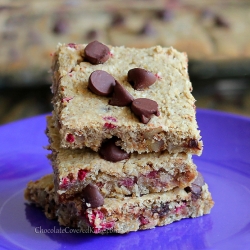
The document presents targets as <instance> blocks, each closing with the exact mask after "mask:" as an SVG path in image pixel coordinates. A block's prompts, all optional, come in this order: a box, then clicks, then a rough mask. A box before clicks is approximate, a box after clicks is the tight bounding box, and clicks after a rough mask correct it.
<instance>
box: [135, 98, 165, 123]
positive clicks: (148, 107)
mask: <svg viewBox="0 0 250 250" xmlns="http://www.w3.org/2000/svg"><path fill="white" fill-rule="evenodd" d="M131 110H132V112H133V113H134V114H135V115H136V116H138V117H139V119H140V121H141V122H142V123H144V124H146V123H148V122H149V120H150V119H151V117H152V116H153V115H156V116H159V115H160V112H159V110H158V104H157V102H155V101H153V100H150V99H147V98H138V99H135V100H134V101H133V102H132V105H131Z"/></svg>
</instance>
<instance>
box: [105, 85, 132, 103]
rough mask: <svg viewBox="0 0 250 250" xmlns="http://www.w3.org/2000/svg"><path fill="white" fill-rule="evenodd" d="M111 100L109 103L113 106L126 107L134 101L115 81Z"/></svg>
mask: <svg viewBox="0 0 250 250" xmlns="http://www.w3.org/2000/svg"><path fill="white" fill-rule="evenodd" d="M115 83H116V84H115V86H114V91H113V96H112V99H111V100H110V101H109V104H110V105H113V106H120V107H123V106H128V105H130V104H131V103H132V101H133V100H134V98H133V96H132V95H131V94H130V93H129V92H128V91H127V90H126V89H125V88H124V87H123V86H122V85H121V84H120V83H119V82H117V81H115Z"/></svg>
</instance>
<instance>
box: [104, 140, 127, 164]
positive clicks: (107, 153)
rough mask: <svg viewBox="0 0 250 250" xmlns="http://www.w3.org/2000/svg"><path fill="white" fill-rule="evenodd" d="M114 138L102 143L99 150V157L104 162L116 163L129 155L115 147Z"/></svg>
mask: <svg viewBox="0 0 250 250" xmlns="http://www.w3.org/2000/svg"><path fill="white" fill-rule="evenodd" d="M116 141H117V139H116V138H111V139H109V140H107V141H105V142H103V143H102V145H101V148H100V150H99V155H100V156H101V157H102V158H103V159H104V160H106V161H111V162H118V161H122V160H124V159H128V158H129V154H128V153H126V152H125V151H124V150H123V149H121V147H119V146H116V144H115V143H116Z"/></svg>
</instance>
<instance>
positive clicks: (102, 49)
mask: <svg viewBox="0 0 250 250" xmlns="http://www.w3.org/2000/svg"><path fill="white" fill-rule="evenodd" d="M109 56H110V50H109V48H108V47H107V46H106V45H104V44H102V43H100V42H98V41H93V42H91V43H89V44H88V45H87V46H86V47H85V50H84V59H85V61H87V62H90V63H91V64H94V65H96V64H101V63H105V62H106V61H107V60H108V59H109Z"/></svg>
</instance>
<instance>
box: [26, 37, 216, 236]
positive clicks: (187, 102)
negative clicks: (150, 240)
mask: <svg viewBox="0 0 250 250" xmlns="http://www.w3.org/2000/svg"><path fill="white" fill-rule="evenodd" d="M52 72H53V84H52V91H53V94H54V96H53V105H54V110H53V114H52V116H49V117H47V129H46V134H47V136H48V138H49V142H50V145H49V146H48V148H49V150H51V154H50V155H49V159H50V161H51V164H52V167H53V172H54V173H53V175H48V176H45V177H43V178H42V179H40V180H39V181H36V182H30V183H29V184H28V187H27V189H26V191H25V197H26V199H27V200H29V201H31V202H33V203H35V204H37V205H38V206H41V207H43V209H44V210H45V214H46V216H47V217H48V218H57V219H58V221H59V223H60V225H63V226H72V227H79V228H81V229H86V228H91V229H92V230H93V232H95V233H103V232H106V231H107V230H109V231H112V232H116V233H126V232H130V231H137V230H141V229H149V228H154V227H155V226H162V225H166V224H169V223H171V222H173V221H177V220H180V219H182V218H188V217H198V216H201V215H203V214H207V213H209V212H210V209H211V208H212V206H213V200H212V198H211V195H210V193H209V191H208V186H207V184H206V183H205V182H204V180H203V177H202V175H201V174H200V173H199V172H197V169H196V166H195V164H194V163H193V160H192V155H193V154H195V155H200V154H201V153H202V146H203V145H202V141H201V137H200V131H199V130H198V126H197V122H196V112H195V100H194V97H193V96H192V94H191V91H192V85H191V83H190V81H189V77H188V71H187V57H186V54H184V53H180V52H178V51H176V50H175V49H173V48H162V47H160V46H156V47H151V48H145V49H135V48H125V47H112V46H106V45H104V44H102V43H100V42H98V41H94V42H91V43H89V44H87V45H86V44H73V43H70V44H63V45H62V44H59V45H58V48H57V51H56V53H55V54H54V56H53V63H52Z"/></svg>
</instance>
